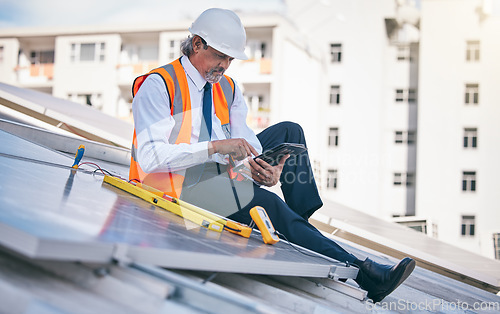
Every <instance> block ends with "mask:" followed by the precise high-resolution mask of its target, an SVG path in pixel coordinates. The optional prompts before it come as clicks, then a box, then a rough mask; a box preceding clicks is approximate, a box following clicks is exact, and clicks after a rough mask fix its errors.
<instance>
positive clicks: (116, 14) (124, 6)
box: [0, 0, 284, 28]
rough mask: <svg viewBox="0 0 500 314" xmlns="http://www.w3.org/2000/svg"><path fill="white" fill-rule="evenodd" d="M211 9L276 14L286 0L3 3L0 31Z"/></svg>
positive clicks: (142, 18) (162, 17)
mask: <svg viewBox="0 0 500 314" xmlns="http://www.w3.org/2000/svg"><path fill="white" fill-rule="evenodd" d="M208 7H224V8H228V9H233V10H238V9H245V10H252V11H261V10H273V11H274V10H282V9H283V8H284V0H251V1H250V0H85V1H82V0H79V1H75V0H0V28H13V27H33V26H74V25H113V24H127V23H141V22H161V21H165V20H168V19H185V18H188V19H194V18H196V17H197V16H198V15H199V14H200V13H201V12H202V11H203V10H204V9H206V8H208Z"/></svg>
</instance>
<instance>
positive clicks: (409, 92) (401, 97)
mask: <svg viewBox="0 0 500 314" xmlns="http://www.w3.org/2000/svg"><path fill="white" fill-rule="evenodd" d="M416 100H417V91H416V90H415V89H414V88H410V89H396V102H415V101H416Z"/></svg>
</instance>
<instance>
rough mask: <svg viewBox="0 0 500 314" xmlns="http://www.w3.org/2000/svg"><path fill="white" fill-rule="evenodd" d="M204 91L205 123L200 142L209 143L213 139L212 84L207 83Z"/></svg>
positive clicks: (202, 126) (202, 127) (201, 130)
mask: <svg viewBox="0 0 500 314" xmlns="http://www.w3.org/2000/svg"><path fill="white" fill-rule="evenodd" d="M203 89H204V91H203V121H202V122H201V129H200V138H199V140H198V141H199V142H203V141H209V140H210V139H211V138H212V84H210V83H208V82H207V83H206V84H205V87H203Z"/></svg>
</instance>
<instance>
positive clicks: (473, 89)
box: [465, 84, 479, 105]
mask: <svg viewBox="0 0 500 314" xmlns="http://www.w3.org/2000/svg"><path fill="white" fill-rule="evenodd" d="M478 103H479V84H466V85H465V104H466V105H469V104H474V105H477V104H478Z"/></svg>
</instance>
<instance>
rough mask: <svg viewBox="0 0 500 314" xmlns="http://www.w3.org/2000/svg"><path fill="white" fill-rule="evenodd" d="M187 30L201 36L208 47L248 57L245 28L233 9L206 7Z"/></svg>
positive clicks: (244, 58) (229, 54)
mask: <svg viewBox="0 0 500 314" xmlns="http://www.w3.org/2000/svg"><path fill="white" fill-rule="evenodd" d="M189 31H190V32H191V34H193V35H198V36H200V37H201V38H203V39H204V40H205V41H206V42H207V44H208V45H209V46H210V47H212V48H214V49H216V50H218V51H220V52H222V53H224V54H226V55H228V56H230V57H233V58H236V59H241V60H247V59H248V57H247V56H246V54H245V44H246V40H247V35H246V33H245V28H244V27H243V25H242V24H241V21H240V18H239V17H238V16H237V15H236V13H234V12H233V11H230V10H225V9H218V8H212V9H208V10H206V11H204V12H203V13H201V15H200V16H199V17H198V18H197V19H196V20H195V21H194V22H193V24H192V25H191V27H190V28H189Z"/></svg>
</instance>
